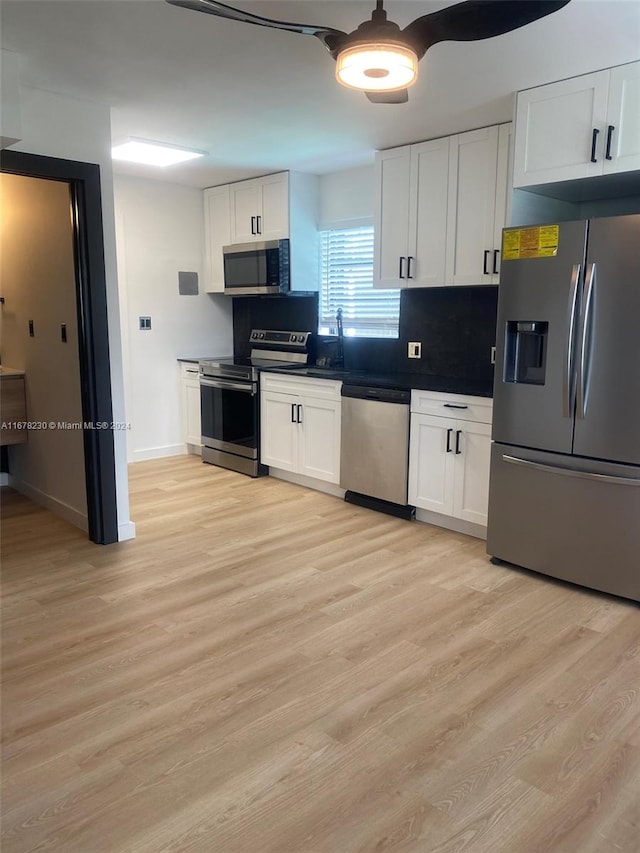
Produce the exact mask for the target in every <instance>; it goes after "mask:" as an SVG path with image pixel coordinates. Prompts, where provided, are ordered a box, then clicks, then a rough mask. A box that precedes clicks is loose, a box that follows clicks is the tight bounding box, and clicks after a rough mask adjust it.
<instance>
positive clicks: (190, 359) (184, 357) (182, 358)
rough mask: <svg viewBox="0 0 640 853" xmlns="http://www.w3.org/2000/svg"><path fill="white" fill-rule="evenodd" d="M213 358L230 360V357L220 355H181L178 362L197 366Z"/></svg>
mask: <svg viewBox="0 0 640 853" xmlns="http://www.w3.org/2000/svg"><path fill="white" fill-rule="evenodd" d="M212 358H229V355H225V356H222V355H220V354H219V353H218V355H200V356H197V355H196V356H191V355H179V356H178V358H177V359H176V361H188V362H191V363H192V364H197V363H198V362H199V361H207V360H208V359H212Z"/></svg>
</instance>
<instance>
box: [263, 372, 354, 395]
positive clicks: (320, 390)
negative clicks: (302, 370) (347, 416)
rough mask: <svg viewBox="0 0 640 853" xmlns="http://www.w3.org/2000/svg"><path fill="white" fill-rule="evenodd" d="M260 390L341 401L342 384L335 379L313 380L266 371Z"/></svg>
mask: <svg viewBox="0 0 640 853" xmlns="http://www.w3.org/2000/svg"><path fill="white" fill-rule="evenodd" d="M260 388H261V389H262V390H263V391H275V392H276V393H280V394H296V395H297V396H299V397H315V398H316V399H317V400H340V389H341V388H342V382H338V381H336V380H335V379H311V378H308V377H306V376H284V375H282V374H279V373H269V372H267V371H264V372H263V373H262V374H261V375H260Z"/></svg>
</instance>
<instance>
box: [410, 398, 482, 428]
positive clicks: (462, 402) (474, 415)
mask: <svg viewBox="0 0 640 853" xmlns="http://www.w3.org/2000/svg"><path fill="white" fill-rule="evenodd" d="M411 411H412V412H414V413H416V414H421V415H436V416H439V417H443V418H456V420H459V421H476V422H477V423H483V424H490V423H491V415H492V412H493V401H492V400H491V399H489V398H488V397H471V396H467V395H465V394H443V393H442V392H440V391H415V390H414V391H412V392H411Z"/></svg>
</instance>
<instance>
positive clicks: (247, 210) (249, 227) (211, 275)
mask: <svg viewBox="0 0 640 853" xmlns="http://www.w3.org/2000/svg"><path fill="white" fill-rule="evenodd" d="M318 187H319V181H318V176H317V175H307V174H303V173H300V172H278V173H277V174H275V175H266V176H265V177H263V178H252V179H251V180H249V181H238V182H237V183H234V184H226V185H224V186H220V187H211V188H210V189H206V190H204V226H205V235H204V236H205V271H206V290H207V292H209V293H221V292H222V291H223V290H224V265H223V257H222V247H223V246H227V245H231V244H234V243H256V242H262V241H264V240H284V239H287V238H288V239H289V240H290V247H289V249H290V270H291V289H292V290H297V291H314V290H317V289H318Z"/></svg>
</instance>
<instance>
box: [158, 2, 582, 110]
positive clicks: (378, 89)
mask: <svg viewBox="0 0 640 853" xmlns="http://www.w3.org/2000/svg"><path fill="white" fill-rule="evenodd" d="M167 2H168V3H171V5H173V6H183V7H184V8H185V9H193V10H194V11H196V12H206V13H207V14H208V15H216V16H217V17H219V18H229V19H230V20H232V21H244V22H245V23H247V24H256V25H257V26H259V27H273V28H275V29H278V30H288V31H289V32H292V33H301V34H302V35H309V36H315V37H316V38H318V39H319V40H320V41H321V42H322V43H323V44H324V46H325V47H326V49H327V50H328V51H329V53H330V54H331V56H333V58H334V59H335V60H336V62H337V66H336V78H337V80H338V82H339V83H342V85H343V86H347V87H349V88H352V89H360V90H362V91H364V93H365V94H366V96H367V98H369V100H370V101H373V102H374V103H377V104H402V103H404V102H405V101H407V100H408V95H407V88H408V87H409V86H411V85H413V83H415V81H416V80H417V77H418V62H419V60H420V59H422V57H423V56H424V54H425V53H426V52H427V50H428V49H429V48H430V47H431V46H432V45H434V44H437V43H438V42H440V41H477V40H479V39H486V38H492V37H493V36H499V35H502V33H508V32H511V30H517V29H519V28H520V27H524V26H525V25H526V24H530V23H531V22H532V21H536V20H538V19H539V18H544V17H545V15H550V14H551V13H552V12H555V11H557V10H558V9H561V8H562V7H563V6H566V5H567V3H568V2H569V0H466V2H464V3H457V4H456V5H454V6H448V7H447V8H445V9H439V10H438V11H437V12H431V14H429V15H423V16H422V17H421V18H416V20H415V21H413V22H412V23H410V24H409V25H408V26H407V27H405V28H404V29H403V30H401V29H400V27H399V26H398V25H397V24H394V23H393V21H388V20H387V13H386V12H385V11H384V9H383V8H382V0H377V2H376V8H375V9H374V10H373V13H372V15H371V20H370V21H364V22H363V23H362V24H360V26H359V27H358V28H357V29H355V30H353V32H351V33H345V32H342V30H335V29H332V28H331V27H319V26H314V25H312V24H294V23H291V22H289V21H278V20H274V19H272V18H263V17H262V16H261V15H254V14H252V13H251V12H243V11H242V10H241V9H235V8H234V7H233V6H228V5H227V4H226V3H218V2H216V0H167Z"/></svg>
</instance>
